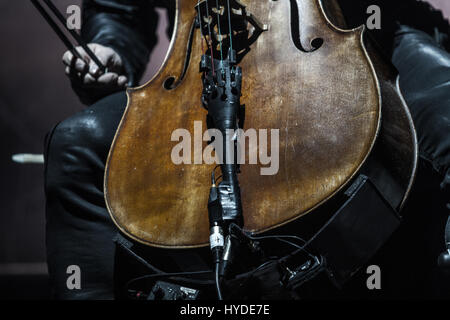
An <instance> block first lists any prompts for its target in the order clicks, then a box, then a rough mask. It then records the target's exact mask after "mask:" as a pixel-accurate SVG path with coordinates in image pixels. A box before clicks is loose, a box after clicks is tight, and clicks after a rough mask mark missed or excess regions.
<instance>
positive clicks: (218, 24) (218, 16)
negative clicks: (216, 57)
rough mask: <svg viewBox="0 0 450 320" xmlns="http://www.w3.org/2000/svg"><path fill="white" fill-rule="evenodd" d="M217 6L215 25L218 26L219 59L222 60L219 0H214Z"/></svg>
mask: <svg viewBox="0 0 450 320" xmlns="http://www.w3.org/2000/svg"><path fill="white" fill-rule="evenodd" d="M216 7H217V27H218V28H219V37H220V61H222V62H223V51H222V32H221V30H220V10H219V0H216Z"/></svg>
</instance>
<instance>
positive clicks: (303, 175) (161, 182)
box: [105, 0, 381, 248]
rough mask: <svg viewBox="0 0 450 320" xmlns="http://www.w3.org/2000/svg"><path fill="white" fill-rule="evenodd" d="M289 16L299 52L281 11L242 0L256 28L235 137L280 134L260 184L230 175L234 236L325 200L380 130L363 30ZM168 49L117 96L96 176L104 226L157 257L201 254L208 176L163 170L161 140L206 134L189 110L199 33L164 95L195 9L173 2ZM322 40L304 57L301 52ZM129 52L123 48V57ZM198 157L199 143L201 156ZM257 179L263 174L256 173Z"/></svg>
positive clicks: (302, 8) (247, 168)
mask: <svg viewBox="0 0 450 320" xmlns="http://www.w3.org/2000/svg"><path fill="white" fill-rule="evenodd" d="M292 1H293V2H296V3H297V4H298V8H299V16H300V19H299V20H300V24H299V25H297V27H298V28H299V32H298V34H299V41H298V42H299V43H297V44H296V43H295V42H294V41H293V39H292V34H293V33H292V32H291V19H290V17H291V4H292V2H291V1H289V0H278V1H273V0H242V1H241V2H242V3H244V4H246V5H247V8H248V11H249V12H251V13H252V14H254V16H255V17H257V18H258V19H259V20H260V21H261V22H262V23H264V24H266V25H267V26H268V31H266V32H264V33H263V34H262V35H261V36H260V37H259V38H258V40H257V41H256V43H254V44H253V45H252V46H251V51H250V52H249V53H248V54H247V55H246V56H245V58H244V59H243V61H242V63H241V64H240V65H241V67H242V68H243V88H242V93H243V96H242V99H241V102H242V103H243V104H245V105H246V117H245V119H246V120H245V127H244V128H245V129H248V128H254V129H269V130H270V129H279V130H280V157H279V160H280V168H279V172H278V173H277V174H276V175H273V176H262V175H260V168H261V166H260V165H248V164H246V165H242V166H241V171H242V173H241V174H240V175H239V181H240V184H241V191H242V201H243V210H244V220H245V228H246V229H247V230H252V231H264V230H268V229H270V228H274V227H276V226H279V225H282V224H286V223H288V222H289V221H292V220H293V219H296V218H298V217H300V216H302V215H304V214H306V213H307V212H309V211H311V210H312V209H313V208H315V207H317V206H319V205H320V204H321V203H323V202H324V201H326V200H327V199H329V198H330V197H332V196H333V195H334V194H335V193H336V192H337V191H338V190H340V189H341V188H343V186H344V185H346V183H347V182H349V181H350V179H351V178H352V177H353V176H354V175H355V173H356V172H357V171H358V170H359V168H360V167H361V166H362V164H363V163H364V162H365V160H366V159H367V157H368V155H369V154H370V151H371V150H372V148H373V146H374V144H375V141H376V138H377V134H378V133H379V129H380V127H381V122H380V116H381V112H380V110H381V92H380V82H379V79H378V78H377V73H376V72H375V70H374V66H373V65H372V63H371V60H370V59H369V56H368V53H367V52H366V49H365V46H364V42H363V27H361V28H358V29H355V30H351V31H344V30H341V29H338V28H337V27H335V26H334V25H332V24H331V22H330V21H329V20H328V19H327V18H326V16H325V14H324V12H323V8H322V6H321V3H320V1H319V0H292ZM177 2H178V8H177V21H176V27H175V31H174V38H173V39H172V43H171V46H170V51H169V53H168V56H167V58H166V61H165V64H164V65H163V67H162V68H161V70H160V71H159V73H158V74H157V75H156V76H155V77H154V79H152V80H151V81H150V82H149V83H148V84H147V85H145V86H143V87H140V88H136V89H131V90H128V97H129V102H128V107H127V110H126V112H125V115H124V117H123V119H122V121H121V124H120V127H119V129H118V131H117V134H116V137H115V139H114V142H113V145H112V148H111V151H110V155H109V158H108V163H107V169H106V172H105V197H106V202H107V205H108V209H109V211H110V213H111V216H112V218H113V220H114V222H115V223H116V225H117V226H118V227H119V228H120V229H121V230H122V231H123V232H125V233H126V234H127V235H128V236H130V237H132V238H133V239H135V240H138V241H140V242H142V243H145V244H148V245H153V246H159V247H168V248H170V247H174V248H179V247H196V246H203V245H207V243H208V236H209V230H208V215H207V199H208V194H209V181H210V180H209V179H210V173H211V170H212V169H213V167H214V166H213V165H205V164H200V165H174V164H173V163H172V161H171V152H172V148H173V147H174V146H175V145H176V144H177V143H178V142H172V141H171V135H172V132H173V131H174V130H175V129H178V128H185V129H188V130H189V131H190V132H191V133H192V136H193V128H194V121H202V122H203V129H206V122H205V117H206V113H207V112H206V111H205V110H204V109H203V108H202V107H201V103H200V96H201V92H202V83H201V74H200V73H199V67H198V63H199V61H200V56H201V46H200V45H201V43H200V34H199V32H200V31H199V30H196V31H195V32H196V33H195V35H194V39H193V49H192V55H191V59H190V64H189V67H188V69H187V72H186V75H185V77H184V79H183V80H182V82H181V83H180V84H178V86H177V87H176V88H175V89H173V90H167V89H165V88H164V81H165V80H166V79H167V78H168V77H171V76H175V77H178V76H179V75H180V74H181V73H182V70H183V61H185V58H186V47H187V43H188V39H189V31H190V29H191V26H192V23H193V20H194V17H195V15H196V11H195V10H194V6H195V5H196V4H197V0H178V1H177ZM315 38H322V39H323V45H322V46H321V47H320V48H319V49H318V50H316V51H313V52H304V51H302V50H300V49H299V44H300V45H301V47H303V49H304V50H306V51H308V50H311V49H313V48H312V45H311V41H312V40H313V39H315ZM130 50H132V48H130ZM204 145H206V143H205V144H204ZM263 167H264V166H263Z"/></svg>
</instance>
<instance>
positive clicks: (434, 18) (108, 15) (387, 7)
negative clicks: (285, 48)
mask: <svg viewBox="0 0 450 320" xmlns="http://www.w3.org/2000/svg"><path fill="white" fill-rule="evenodd" d="M181 1H183V0H181ZM252 1H262V0H252ZM287 1H289V0H287ZM325 1H328V0H325ZM338 2H339V4H340V5H341V7H342V9H343V11H344V15H345V18H346V20H347V22H348V27H356V26H359V25H361V24H364V23H365V22H366V20H367V18H368V17H369V15H368V14H367V8H368V6H370V5H373V4H375V5H378V6H380V8H381V16H382V28H381V30H375V31H372V33H373V35H374V37H375V38H376V39H377V40H378V42H379V43H380V45H381V47H383V48H384V49H385V50H386V53H387V54H388V55H390V54H391V51H392V44H393V39H394V31H395V29H396V28H397V22H400V23H401V24H405V25H410V26H412V27H415V28H417V29H420V30H423V31H425V32H427V33H428V34H430V35H434V33H435V29H436V30H440V31H441V32H442V33H444V34H448V33H449V26H448V23H447V21H446V20H445V19H443V17H442V14H441V13H440V12H438V11H436V10H433V9H432V8H431V7H430V5H429V4H427V3H424V2H421V1H416V0H402V1H393V0H357V1H355V0H338ZM83 3H84V15H83V29H82V36H83V37H84V39H85V40H86V41H87V42H96V43H99V44H103V45H107V46H110V47H112V48H114V49H115V50H116V51H117V53H119V54H120V55H121V57H122V59H123V61H124V64H125V69H126V72H127V74H128V78H129V80H130V85H132V86H135V85H137V84H138V82H139V79H140V77H141V76H142V74H143V72H144V70H145V66H146V64H147V62H148V59H149V56H150V52H151V50H152V48H153V47H154V45H155V43H156V40H157V39H156V35H155V32H156V27H157V23H158V15H157V13H156V12H155V7H165V8H168V9H169V18H170V19H171V20H172V21H171V23H170V25H173V20H174V11H175V10H174V7H175V6H174V4H175V0H84V2H83ZM168 32H169V33H170V30H168Z"/></svg>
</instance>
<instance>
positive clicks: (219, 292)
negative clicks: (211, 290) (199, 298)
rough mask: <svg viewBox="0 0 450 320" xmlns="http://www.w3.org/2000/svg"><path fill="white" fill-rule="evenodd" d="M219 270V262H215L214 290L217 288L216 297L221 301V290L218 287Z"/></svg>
mask: <svg viewBox="0 0 450 320" xmlns="http://www.w3.org/2000/svg"><path fill="white" fill-rule="evenodd" d="M219 270H220V262H216V272H215V273H216V290H217V298H218V299H219V300H220V301H221V300H223V297H222V290H221V289H220V277H219Z"/></svg>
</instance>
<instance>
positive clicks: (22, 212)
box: [0, 0, 450, 299]
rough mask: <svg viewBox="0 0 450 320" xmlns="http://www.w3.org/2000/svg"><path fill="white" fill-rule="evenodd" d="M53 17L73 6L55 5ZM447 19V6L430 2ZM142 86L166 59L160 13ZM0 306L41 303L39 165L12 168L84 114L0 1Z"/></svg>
mask: <svg viewBox="0 0 450 320" xmlns="http://www.w3.org/2000/svg"><path fill="white" fill-rule="evenodd" d="M54 2H55V3H56V4H57V5H58V7H59V8H60V9H61V11H63V12H65V8H66V7H67V6H68V5H72V4H80V3H81V0H55V1H54ZM430 2H432V3H434V4H435V5H436V6H437V7H440V8H444V9H445V11H446V13H447V14H446V16H447V17H449V16H450V1H448V0H432V1H431V0H430ZM158 12H159V13H160V20H159V27H158V35H159V42H158V46H157V48H156V49H155V50H154V51H153V54H152V57H151V62H150V64H149V66H148V68H147V72H146V74H145V76H144V79H143V82H146V81H148V80H149V79H150V78H151V76H152V74H154V73H155V72H156V71H157V70H158V68H159V66H160V65H161V62H162V60H163V59H164V56H165V54H166V50H167V47H168V39H167V37H166V35H165V29H166V25H167V18H166V13H165V11H163V10H159V11H158ZM0 39H1V41H2V45H0V58H1V59H0V137H1V138H0V148H1V153H0V179H1V180H0V299H5V298H6V299H8V298H9V299H14V298H28V299H36V298H46V297H47V268H46V264H45V213H44V211H45V210H44V206H45V196H44V192H43V183H44V181H43V165H40V164H17V163H14V162H12V161H11V156H12V155H13V154H17V153H36V154H42V152H43V142H44V137H45V134H46V133H47V132H48V131H49V130H50V129H51V128H52V126H53V125H55V124H56V123H58V122H59V121H61V120H63V119H64V118H66V117H68V116H70V115H71V114H73V113H75V112H77V111H79V110H82V109H83V108H84V106H83V105H82V104H81V103H80V102H79V101H78V99H77V97H76V96H75V95H74V93H73V92H72V89H71V88H70V84H69V81H68V80H67V79H66V77H65V75H64V68H63V66H62V63H61V56H62V54H63V53H64V51H65V47H64V46H63V45H62V44H61V42H60V41H59V39H58V38H57V37H56V36H55V35H54V34H53V32H52V31H51V29H50V28H49V26H48V25H47V24H46V22H45V21H44V20H43V19H42V18H41V16H40V15H39V14H38V13H37V12H36V10H35V9H34V7H33V6H32V5H31V3H30V2H29V1H28V0H15V1H12V0H0Z"/></svg>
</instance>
